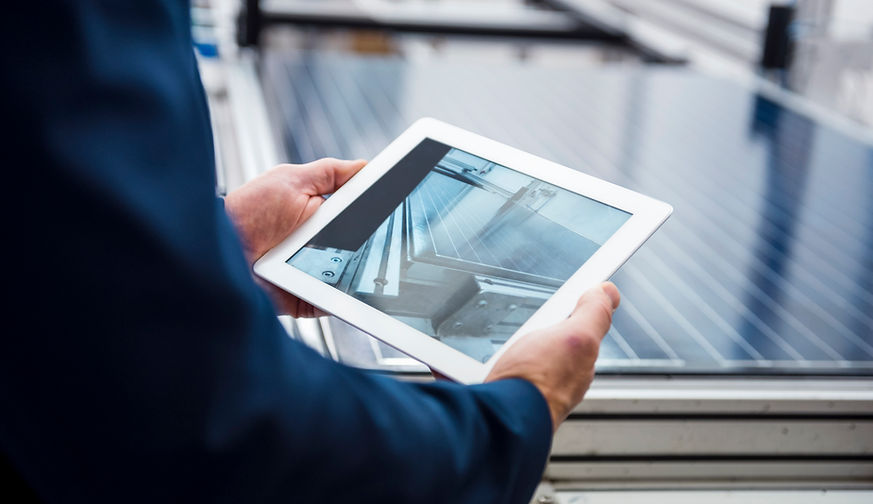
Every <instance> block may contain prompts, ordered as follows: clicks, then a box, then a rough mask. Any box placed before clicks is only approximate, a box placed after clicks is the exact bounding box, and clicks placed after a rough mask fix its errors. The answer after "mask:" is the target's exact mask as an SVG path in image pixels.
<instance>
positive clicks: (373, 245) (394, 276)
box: [254, 119, 672, 383]
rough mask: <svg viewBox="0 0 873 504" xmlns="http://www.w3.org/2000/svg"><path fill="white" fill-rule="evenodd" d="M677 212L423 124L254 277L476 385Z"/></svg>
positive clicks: (262, 264)
mask: <svg viewBox="0 0 873 504" xmlns="http://www.w3.org/2000/svg"><path fill="white" fill-rule="evenodd" d="M671 212H672V208H671V207H670V205H668V204H666V203H663V202H660V201H657V200H654V199H652V198H649V197H647V196H643V195H642V194H639V193H636V192H633V191H631V190H628V189H625V188H622V187H619V186H616V185H614V184H611V183H609V182H605V181H603V180H600V179H597V178H594V177H592V176H590V175H585V174H583V173H580V172H578V171H576V170H573V169H570V168H567V167H565V166H561V165H558V164H555V163H552V162H549V161H546V160H544V159H541V158H538V157H536V156H533V155H531V154H528V153H525V152H522V151H519V150H517V149H514V148H512V147H509V146H506V145H503V144H501V143H498V142H495V141H493V140H489V139H487V138H483V137H481V136H479V135H476V134H473V133H470V132H468V131H465V130H462V129H460V128H457V127H454V126H450V125H448V124H445V123H442V122H439V121H437V120H434V119H421V120H419V121H417V122H416V123H415V124H413V125H412V126H411V127H410V128H409V129H408V130H406V132H404V133H403V134H402V135H400V137H399V138H397V139H396V140H395V141H394V142H392V143H391V145H389V146H388V147H387V148H386V149H385V150H384V151H382V152H381V153H380V154H379V155H378V156H376V157H375V158H374V159H372V160H371V161H370V162H369V164H367V165H366V166H365V167H364V168H363V169H362V170H361V171H360V172H359V173H358V174H357V175H355V176H354V177H353V178H352V179H351V180H349V181H348V182H347V183H346V184H345V185H344V186H343V187H342V188H340V189H339V190H338V191H336V193H334V194H333V195H331V196H330V198H328V199H327V200H326V201H325V202H324V204H323V205H322V206H321V207H320V208H319V209H318V211H316V212H315V214H314V215H313V216H312V218H311V219H309V220H308V221H307V222H305V223H304V224H303V225H302V226H301V227H300V228H299V229H297V230H296V231H295V232H294V233H292V234H291V235H290V236H289V237H288V238H287V239H286V240H285V241H283V242H282V243H281V244H279V245H278V246H277V247H275V248H274V249H272V250H271V251H269V252H268V253H267V254H266V255H265V256H264V257H262V258H261V259H260V260H259V261H258V262H257V263H256V264H255V267H254V269H255V272H256V273H257V274H258V275H259V276H261V277H263V278H264V279H266V280H268V281H270V282H272V283H274V284H276V285H278V286H279V287H281V288H282V289H284V290H286V291H288V292H290V293H292V294H294V295H295V296H298V297H299V298H301V299H303V300H305V301H307V302H309V303H310V304H312V305H314V306H317V307H318V308H320V309H322V310H324V311H325V312H327V313H331V314H333V315H335V316H337V317H339V318H341V319H343V320H345V321H347V322H348V323H350V324H352V325H354V326H355V327H358V328H359V329H361V330H363V331H365V332H367V333H369V334H372V335H373V336H374V337H376V338H378V339H380V340H382V341H384V342H385V343H387V344H388V345H391V346H393V347H395V348H397V349H398V350H400V351H402V352H404V353H406V354H408V355H410V356H412V357H413V358H415V359H418V360H420V361H421V362H423V363H425V364H427V365H428V366H430V367H431V368H432V369H435V370H437V371H439V372H441V373H443V374H444V375H446V376H448V377H450V378H453V379H455V380H458V381H460V382H464V383H478V382H481V381H483V380H484V378H485V377H486V375H487V374H488V372H489V370H490V369H491V367H492V366H493V365H494V363H495V361H496V360H497V359H498V358H499V357H500V355H501V354H502V353H503V352H504V351H505V350H506V349H507V348H508V347H509V346H510V345H511V344H512V343H513V342H514V341H516V340H517V339H518V338H520V337H522V336H523V335H524V334H526V333H529V332H530V331H533V330H535V329H538V328H542V327H545V326H549V325H551V324H554V323H556V322H558V321H560V320H562V319H563V318H565V317H567V315H569V313H570V312H571V311H572V309H573V307H574V306H575V304H576V301H577V300H578V298H579V296H580V295H581V294H582V293H583V292H585V290H587V289H588V288H590V287H592V286H594V285H596V284H597V283H599V282H602V281H604V280H606V279H608V278H609V277H610V276H611V275H612V274H613V273H615V271H616V270H617V269H618V268H619V267H620V266H621V265H622V264H623V263H624V262H625V261H626V260H627V259H628V258H629V257H630V256H631V255H632V254H633V253H634V251H636V250H637V249H638V248H639V247H640V246H641V245H642V244H643V242H645V241H646V239H647V238H648V237H649V236H651V235H652V233H654V232H655V230H657V229H658V227H659V226H660V225H661V224H662V223H663V222H664V221H665V220H666V219H667V217H668V216H669V215H670V213H671Z"/></svg>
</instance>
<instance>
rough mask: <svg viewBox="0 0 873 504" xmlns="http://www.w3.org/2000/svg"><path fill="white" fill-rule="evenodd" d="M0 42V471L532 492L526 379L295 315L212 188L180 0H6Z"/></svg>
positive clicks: (271, 493)
mask: <svg viewBox="0 0 873 504" xmlns="http://www.w3.org/2000/svg"><path fill="white" fill-rule="evenodd" d="M0 41H2V44H0V47H2V56H0V61H2V72H0V103H2V121H3V123H4V125H3V129H4V131H6V133H4V138H3V140H2V147H0V149H2V150H0V153H2V157H0V159H2V174H3V179H2V184H3V189H4V191H3V197H2V201H3V208H4V211H3V219H4V224H5V226H4V227H5V239H4V241H3V249H4V257H5V260H4V261H3V263H4V264H3V275H4V278H5V279H6V282H5V289H4V290H5V291H6V292H7V295H9V294H11V297H12V299H13V300H12V302H11V304H10V303H9V302H8V301H7V302H6V306H5V307H4V317H3V320H2V324H3V328H4V329H3V335H2V347H0V454H2V457H0V459H2V463H0V472H2V476H3V478H4V479H5V482H0V488H2V490H0V492H2V491H7V492H8V491H10V489H13V488H14V487H12V486H10V483H9V478H17V479H16V481H17V483H18V484H22V485H25V486H26V487H29V488H30V489H31V490H32V491H33V492H34V494H35V496H36V497H38V498H39V499H40V500H43V501H46V502H80V501H81V502H113V503H116V502H139V501H148V502H167V501H180V502H207V501H222V502H262V501H263V502H283V503H290V502H300V503H303V502H355V503H367V502H380V503H384V502H417V503H429V502H434V503H462V502H475V503H477V504H483V503H486V502H501V503H503V502H525V501H526V500H527V499H528V498H529V496H530V494H531V492H532V490H533V488H534V486H535V485H536V483H537V482H538V480H539V478H540V476H541V473H542V469H543V465H544V462H545V459H546V456H547V452H548V450H549V442H550V439H551V425H550V421H549V415H548V410H547V407H546V404H545V401H544V400H543V398H542V396H541V395H540V394H539V392H538V391H537V390H536V389H535V388H534V387H533V386H532V385H531V384H530V383H528V382H526V381H522V380H508V381H502V382H498V383H491V384H487V385H480V386H474V387H464V386H458V385H453V384H428V385H422V384H409V383H400V382H397V381H395V380H392V379H389V378H384V377H379V376H374V375H371V374H367V373H364V372H361V371H358V370H355V369H351V368H348V367H345V366H342V365H339V364H337V363H334V362H331V361H328V360H326V359H323V358H321V357H320V356H318V355H317V354H316V353H314V352H312V351H310V350H309V349H307V348H305V347H304V346H303V345H301V344H299V343H296V342H295V341H292V340H291V339H289V338H288V337H287V336H286V335H285V333H284V331H283V329H282V328H281V326H280V325H279V324H278V323H277V320H276V317H275V313H274V309H273V307H272V305H271V303H270V301H269V300H268V299H267V297H266V296H265V295H264V293H263V292H262V291H260V290H259V289H258V287H257V286H256V285H255V284H254V283H253V281H252V278H251V271H250V269H249V266H248V265H247V263H246V261H245V260H244V258H243V254H242V252H241V247H240V243H239V240H238V238H237V236H236V234H235V231H234V229H233V228H232V226H231V223H230V222H229V220H228V218H227V216H226V215H225V213H224V211H223V207H222V205H221V202H220V200H218V199H216V197H215V195H214V185H215V179H214V170H213V159H212V152H213V150H212V140H211V132H210V127H209V119H208V110H207V108H206V102H205V99H204V93H203V89H202V86H201V84H200V80H199V76H198V73H197V68H196V66H195V61H194V56H193V53H192V45H191V37H190V20H189V14H188V4H187V2H185V1H181V0H163V1H159V0H148V1H147V0H138V1H129V0H124V1H122V0H105V1H96V0H94V1H88V0H67V1H42V2H41V1H16V2H6V3H4V6H3V13H2V16H0ZM10 132H11V133H10ZM0 500H3V501H4V502H12V501H10V500H7V499H3V498H2V496H0Z"/></svg>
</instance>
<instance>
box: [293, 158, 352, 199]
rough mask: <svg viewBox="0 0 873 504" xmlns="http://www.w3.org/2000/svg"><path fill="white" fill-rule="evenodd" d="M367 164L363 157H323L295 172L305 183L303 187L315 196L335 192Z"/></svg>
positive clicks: (298, 168) (301, 166)
mask: <svg viewBox="0 0 873 504" xmlns="http://www.w3.org/2000/svg"><path fill="white" fill-rule="evenodd" d="M366 164H367V161H365V160H363V159H357V160H354V161H345V160H340V159H334V158H323V159H319V160H317V161H313V162H311V163H306V164H305V165H300V166H299V167H297V169H296V170H295V172H296V174H297V175H298V176H299V177H300V179H301V180H302V181H303V183H304V187H303V189H304V190H305V191H306V192H307V193H308V194H310V195H313V196H315V195H322V194H330V193H333V192H334V191H336V190H337V189H339V188H340V186H342V185H343V184H345V183H346V182H348V180H349V179H350V178H352V176H354V175H355V174H356V173H358V172H359V171H360V170H361V168H363V167H364V165H366Z"/></svg>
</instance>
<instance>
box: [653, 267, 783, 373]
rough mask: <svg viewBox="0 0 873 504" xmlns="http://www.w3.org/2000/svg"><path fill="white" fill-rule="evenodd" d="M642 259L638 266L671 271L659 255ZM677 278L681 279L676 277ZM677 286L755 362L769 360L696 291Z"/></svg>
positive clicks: (681, 285)
mask: <svg viewBox="0 0 873 504" xmlns="http://www.w3.org/2000/svg"><path fill="white" fill-rule="evenodd" d="M640 259H641V261H637V263H636V264H639V262H643V263H644V264H645V263H648V264H649V265H651V266H654V268H652V269H660V270H665V271H666V270H670V267H669V266H667V265H666V264H665V263H664V262H663V261H661V260H660V259H658V256H657V255H654V254H647V255H645V256H642V257H641V258H640ZM646 270H647V271H648V270H649V268H646ZM675 278H681V277H680V276H678V275H676V276H675ZM676 285H677V286H679V287H680V289H681V290H682V291H683V292H684V293H685V294H686V296H687V297H688V299H689V300H691V302H692V303H693V304H694V305H696V306H697V307H698V308H699V309H700V310H701V311H703V312H704V313H705V314H706V316H707V317H708V318H709V319H710V320H711V321H712V322H713V323H714V324H715V325H716V327H718V328H720V329H721V330H722V331H723V333H724V334H726V335H727V336H728V337H729V338H730V339H731V340H733V341H734V342H736V343H737V344H738V345H740V346H741V347H742V348H744V349H745V350H746V351H747V352H748V353H749V354H750V355H751V356H752V357H754V358H755V360H767V359H766V357H764V356H763V355H762V354H761V352H759V351H758V350H757V349H756V348H755V346H754V345H753V344H752V343H751V342H749V340H747V339H746V338H744V337H743V336H742V335H741V334H740V333H738V332H737V330H736V329H735V328H734V327H733V326H731V325H730V324H728V323H727V321H725V320H724V318H722V317H721V315H719V314H718V313H716V312H715V310H713V309H712V307H711V306H710V305H709V304H707V303H705V302H703V301H702V300H701V299H700V297H699V296H698V295H697V294H695V292H694V289H692V288H691V287H690V286H689V285H687V284H686V283H685V282H684V281H680V282H677V283H676Z"/></svg>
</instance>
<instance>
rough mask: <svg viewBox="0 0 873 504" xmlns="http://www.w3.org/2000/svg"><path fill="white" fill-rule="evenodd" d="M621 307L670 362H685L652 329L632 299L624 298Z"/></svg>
mask: <svg viewBox="0 0 873 504" xmlns="http://www.w3.org/2000/svg"><path fill="white" fill-rule="evenodd" d="M621 307H622V309H623V311H624V312H625V313H628V314H629V316H630V317H631V318H632V319H634V320H635V321H637V324H638V325H639V326H640V328H641V329H642V330H643V332H644V333H645V334H646V336H648V337H649V338H651V340H652V341H654V342H655V344H656V345H658V347H659V348H660V349H661V350H662V351H663V352H664V354H665V355H666V356H667V357H668V360H670V361H682V362H684V360H683V359H681V358H680V357H679V355H678V354H677V353H676V351H675V350H673V347H671V346H670V344H669V343H667V342H666V341H665V340H664V338H663V337H662V336H661V335H660V334H658V331H657V330H656V329H655V328H654V327H652V324H650V323H649V321H648V320H646V318H645V317H643V316H642V314H641V313H640V311H639V310H638V309H637V308H636V306H634V303H633V302H632V301H631V300H630V299H627V298H626V297H623V298H622V300H621Z"/></svg>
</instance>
